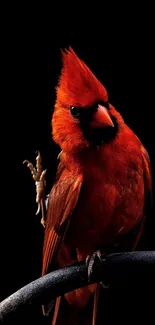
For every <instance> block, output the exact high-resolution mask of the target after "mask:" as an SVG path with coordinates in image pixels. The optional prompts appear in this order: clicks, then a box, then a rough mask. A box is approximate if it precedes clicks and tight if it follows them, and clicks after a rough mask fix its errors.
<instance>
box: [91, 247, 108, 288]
mask: <svg viewBox="0 0 155 325" xmlns="http://www.w3.org/2000/svg"><path fill="white" fill-rule="evenodd" d="M97 260H98V261H99V262H100V263H102V254H101V252H100V251H99V250H98V251H96V252H94V254H93V255H91V256H90V255H88V256H87V258H86V265H87V268H88V281H89V282H91V279H92V274H93V266H94V263H95V262H96V261H97ZM100 284H101V285H102V286H103V288H108V286H106V285H104V283H103V282H100Z"/></svg>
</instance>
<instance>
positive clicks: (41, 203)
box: [23, 152, 46, 227]
mask: <svg viewBox="0 0 155 325" xmlns="http://www.w3.org/2000/svg"><path fill="white" fill-rule="evenodd" d="M23 163H24V164H25V163H27V167H28V168H29V169H30V171H31V174H32V178H33V179H34V181H35V185H36V203H37V204H38V209H37V212H36V215H37V214H39V212H40V210H41V211H42V219H41V224H42V225H43V227H45V210H46V209H45V199H44V197H45V186H46V181H45V174H46V170H42V161H41V155H40V152H37V157H36V167H34V166H33V164H32V163H31V162H30V161H29V160H24V162H23Z"/></svg>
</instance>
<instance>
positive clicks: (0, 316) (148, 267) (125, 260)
mask: <svg viewBox="0 0 155 325" xmlns="http://www.w3.org/2000/svg"><path fill="white" fill-rule="evenodd" d="M87 274H88V270H87V266H86V263H85V262H84V261H83V262H80V263H77V264H74V265H71V266H68V267H65V268H63V269H59V270H56V271H54V272H51V273H49V274H47V275H45V276H43V277H40V278H39V279H36V280H35V281H33V282H31V283H29V284H27V285H26V286H24V287H23V288H21V289H20V290H18V291H16V292H15V293H13V294H12V295H11V296H9V297H8V298H6V299H5V300H3V301H2V302H1V303H0V322H2V324H4V322H5V321H6V320H7V319H8V318H9V317H12V316H13V315H14V314H16V313H17V312H18V311H19V310H21V308H22V307H23V306H26V305H27V306H28V305H32V304H42V303H43V302H44V301H45V299H47V297H50V299H55V298H56V297H58V296H61V295H63V294H64V293H67V292H69V291H72V290H74V289H77V288H80V287H83V286H85V285H87V284H90V283H89V282H88V275H87ZM130 280H131V281H132V280H134V286H135V285H137V286H138V285H140V286H144V285H146V286H147V283H148V280H149V281H151V285H155V251H142V252H127V253H117V254H111V255H108V256H107V257H106V258H103V259H102V263H101V262H99V261H96V263H94V269H93V274H92V280H91V283H95V282H101V281H103V282H104V284H110V285H112V286H113V285H114V286H115V285H116V286H117V287H118V288H119V287H120V286H121V285H122V283H123V286H124V284H125V283H126V282H128V281H130ZM23 317H24V316H23Z"/></svg>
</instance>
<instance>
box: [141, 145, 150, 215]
mask: <svg viewBox="0 0 155 325" xmlns="http://www.w3.org/2000/svg"><path fill="white" fill-rule="evenodd" d="M141 152H142V158H143V166H144V186H145V196H146V204H145V211H146V213H147V211H148V210H150V207H151V206H152V172H151V162H150V157H149V154H148V152H147V151H146V149H145V148H144V147H143V146H141Z"/></svg>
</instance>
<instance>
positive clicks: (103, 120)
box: [90, 105, 114, 128]
mask: <svg viewBox="0 0 155 325" xmlns="http://www.w3.org/2000/svg"><path fill="white" fill-rule="evenodd" d="M90 126H91V127H92V128H103V127H106V126H112V127H114V124H113V122H112V120H111V118H110V115H109V113H108V111H107V109H106V108H105V107H104V106H102V105H98V110H97V112H95V113H94V114H93V120H92V122H91V123H90Z"/></svg>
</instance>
